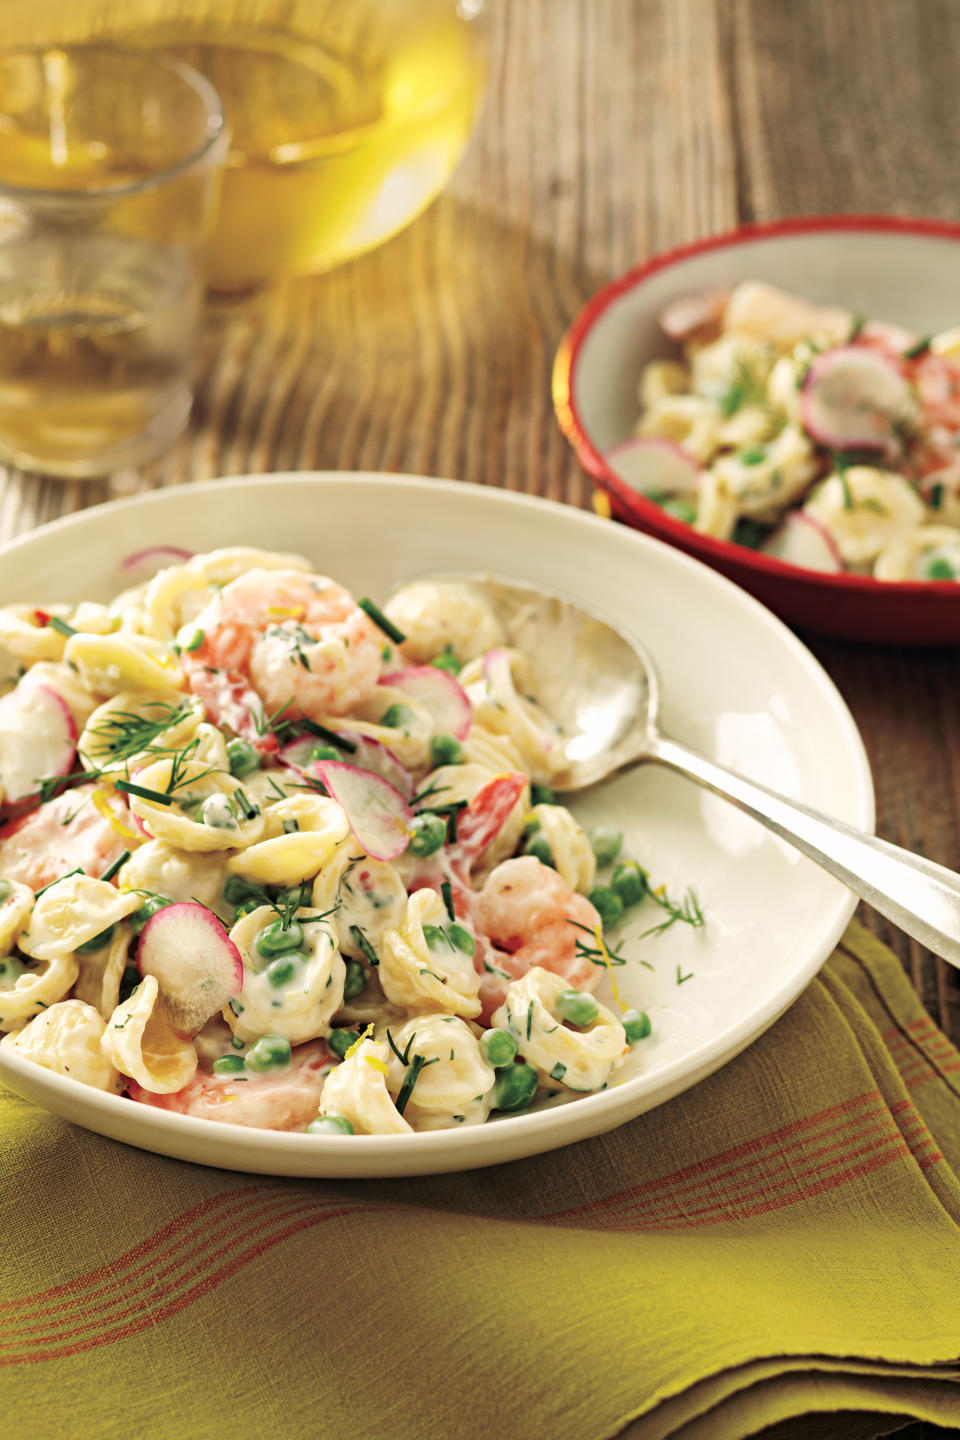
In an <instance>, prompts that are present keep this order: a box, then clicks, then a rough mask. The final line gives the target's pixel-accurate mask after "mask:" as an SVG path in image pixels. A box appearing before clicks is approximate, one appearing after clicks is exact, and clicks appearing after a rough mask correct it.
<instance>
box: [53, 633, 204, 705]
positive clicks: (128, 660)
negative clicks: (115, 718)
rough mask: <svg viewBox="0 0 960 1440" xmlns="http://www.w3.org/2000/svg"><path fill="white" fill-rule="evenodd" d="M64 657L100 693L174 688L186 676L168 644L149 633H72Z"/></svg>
mask: <svg viewBox="0 0 960 1440" xmlns="http://www.w3.org/2000/svg"><path fill="white" fill-rule="evenodd" d="M63 657H64V659H65V660H66V662H67V664H69V665H72V666H73V667H74V668H75V669H76V670H77V672H78V674H79V675H80V678H81V679H82V680H83V681H84V683H85V684H86V685H88V686H89V688H90V689H91V690H92V691H94V692H95V693H97V694H100V695H119V694H122V693H123V692H124V691H128V690H172V689H176V688H178V686H179V685H182V683H183V680H182V677H181V676H180V673H179V671H178V669H177V666H176V663H175V662H174V660H173V657H172V656H171V655H170V653H169V651H168V649H167V647H166V646H165V645H162V644H161V643H160V642H159V641H157V640H152V639H151V638H150V637H149V636H148V635H134V634H131V633H130V632H129V631H124V632H123V633H121V632H120V631H117V632H116V633H114V634H112V635H83V634H77V635H71V636H70V638H69V640H68V641H67V643H66V645H65V647H64V651H63Z"/></svg>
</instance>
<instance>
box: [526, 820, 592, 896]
mask: <svg viewBox="0 0 960 1440" xmlns="http://www.w3.org/2000/svg"><path fill="white" fill-rule="evenodd" d="M530 818H531V819H532V820H534V821H536V825H537V833H538V834H540V835H542V836H543V838H544V839H545V840H546V842H547V844H548V845H549V846H550V853H551V855H552V856H553V867H554V869H555V870H556V872H557V874H558V875H559V876H560V878H561V880H563V881H564V882H565V883H566V884H567V885H569V886H570V889H571V890H579V891H580V893H581V895H589V893H590V891H591V890H592V889H593V882H594V880H595V879H596V875H597V862H596V859H595V858H594V854H593V850H592V848H591V845H590V841H589V840H588V839H587V837H586V834H585V833H584V830H583V827H582V826H581V825H580V823H579V821H578V820H576V819H574V817H573V816H572V815H571V814H570V811H569V810H568V809H567V808H566V806H564V805H534V807H533V809H532V810H531V811H530Z"/></svg>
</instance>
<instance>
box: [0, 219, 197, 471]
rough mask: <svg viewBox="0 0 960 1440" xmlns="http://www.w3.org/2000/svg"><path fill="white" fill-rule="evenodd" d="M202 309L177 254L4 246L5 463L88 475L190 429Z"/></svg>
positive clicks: (125, 247) (143, 248) (106, 245)
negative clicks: (195, 336)
mask: <svg viewBox="0 0 960 1440" xmlns="http://www.w3.org/2000/svg"><path fill="white" fill-rule="evenodd" d="M198 302H199V294H198V286H197V281H196V275H195V271H194V270H193V267H192V266H191V265H190V264H189V263H188V262H187V260H186V259H185V258H184V257H183V256H182V255H178V254H177V253H176V252H175V251H172V250H171V249H169V248H168V247H160V246H154V245H151V244H150V243H149V242H142V241H138V240H131V239H120V238H117V237H111V236H96V237H89V238H85V239H80V240H76V239H71V240H68V241H67V242H66V243H62V242H60V241H58V240H56V239H49V238H41V239H38V238H36V237H30V238H28V239H25V240H23V241H18V242H13V243H7V244H6V245H2V246H0V457H2V458H3V459H6V460H8V461H11V462H12V463H14V464H22V465H24V466H26V467H28V468H31V469H32V468H41V469H44V470H49V471H51V472H52V473H54V474H60V475H74V476H85V475H90V474H100V473H102V472H104V471H105V470H117V469H120V468H122V467H123V466H125V465H134V464H137V463H139V462H140V461H141V460H142V459H144V458H147V457H148V456H149V455H151V454H152V453H153V452H154V451H155V450H156V449H157V448H158V446H161V445H162V444H163V442H164V441H168V440H169V439H170V438H172V437H173V436H174V435H175V434H176V433H177V431H178V430H180V429H181V428H182V426H183V423H184V421H185V420H186V417H187V414H188V411H189V408H190V359H191V357H190V346H191V343H192V332H193V324H194V319H195V315H196V310H197V305H198Z"/></svg>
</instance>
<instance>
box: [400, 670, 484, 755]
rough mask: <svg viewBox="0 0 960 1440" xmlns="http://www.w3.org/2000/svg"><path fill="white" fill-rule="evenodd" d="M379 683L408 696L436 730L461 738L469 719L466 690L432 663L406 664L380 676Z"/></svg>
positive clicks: (470, 709) (469, 708)
mask: <svg viewBox="0 0 960 1440" xmlns="http://www.w3.org/2000/svg"><path fill="white" fill-rule="evenodd" d="M380 684H381V685H389V686H391V687H392V688H393V689H394V690H399V691H400V692H401V694H403V695H407V696H409V698H410V699H411V700H412V701H413V702H414V704H415V705H422V706H423V708H424V709H425V710H427V711H429V713H430V715H431V716H432V718H433V722H434V724H435V725H436V727H437V729H438V730H439V731H440V732H441V733H442V734H444V735H453V736H455V737H456V738H457V739H458V740H463V739H464V737H465V736H466V733H467V731H468V730H469V729H470V723H471V721H472V719H473V710H472V708H471V705H470V701H469V700H468V699H467V693H466V691H465V690H464V688H463V686H462V685H461V684H460V682H459V681H458V680H455V679H454V677H453V676H452V675H451V674H450V673H449V672H448V671H446V670H439V669H438V668H437V667H436V666H435V665H408V666H407V668H406V669H405V670H395V671H394V672H393V674H392V675H382V676H381V677H380Z"/></svg>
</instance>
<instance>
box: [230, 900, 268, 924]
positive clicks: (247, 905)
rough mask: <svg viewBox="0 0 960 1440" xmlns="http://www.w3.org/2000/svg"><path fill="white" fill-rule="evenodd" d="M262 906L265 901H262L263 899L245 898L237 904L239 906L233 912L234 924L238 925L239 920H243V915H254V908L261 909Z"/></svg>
mask: <svg viewBox="0 0 960 1440" xmlns="http://www.w3.org/2000/svg"><path fill="white" fill-rule="evenodd" d="M262 908H263V901H262V900H253V899H250V900H243V901H241V903H240V904H239V905H238V906H237V908H236V909H235V910H234V912H233V923H234V925H236V923H237V921H238V920H242V919H243V917H244V915H252V914H253V912H254V910H261V909H262Z"/></svg>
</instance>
